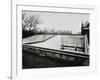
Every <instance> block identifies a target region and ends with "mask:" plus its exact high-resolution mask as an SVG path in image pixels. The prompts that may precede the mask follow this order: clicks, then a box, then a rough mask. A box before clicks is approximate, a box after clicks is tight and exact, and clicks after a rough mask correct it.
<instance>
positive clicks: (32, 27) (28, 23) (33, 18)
mask: <svg viewBox="0 0 100 80" xmlns="http://www.w3.org/2000/svg"><path fill="white" fill-rule="evenodd" d="M39 23H40V21H39V16H38V15H27V14H26V13H22V30H26V31H36V30H37V25H38V24H39Z"/></svg>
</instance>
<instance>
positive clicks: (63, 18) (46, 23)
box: [24, 11, 89, 33]
mask: <svg viewBox="0 0 100 80" xmlns="http://www.w3.org/2000/svg"><path fill="white" fill-rule="evenodd" d="M24 12H25V13H26V14H27V15H29V16H30V15H39V19H40V21H41V23H40V24H39V25H38V27H39V28H40V29H41V30H42V29H44V28H47V29H48V30H52V29H55V30H70V31H72V33H77V32H80V31H81V23H82V22H83V23H85V22H86V21H89V14H75V13H54V12H35V11H24Z"/></svg>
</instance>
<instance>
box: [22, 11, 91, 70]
mask: <svg viewBox="0 0 100 80" xmlns="http://www.w3.org/2000/svg"><path fill="white" fill-rule="evenodd" d="M89 28H90V17H89V14H88V13H73V12H50V11H34V10H33V11H31V10H22V69H34V68H51V67H53V68H54V67H79V66H89V63H90V61H89V59H90V57H89V50H90V38H89V37H90V34H89V32H90V29H89Z"/></svg>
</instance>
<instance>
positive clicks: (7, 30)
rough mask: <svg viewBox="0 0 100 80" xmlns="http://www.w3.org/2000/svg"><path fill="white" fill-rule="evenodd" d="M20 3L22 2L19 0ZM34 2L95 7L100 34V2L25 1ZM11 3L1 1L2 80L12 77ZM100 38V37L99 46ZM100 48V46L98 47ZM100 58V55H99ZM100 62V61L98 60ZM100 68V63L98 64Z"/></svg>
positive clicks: (82, 79) (84, 79)
mask: <svg viewBox="0 0 100 80" xmlns="http://www.w3.org/2000/svg"><path fill="white" fill-rule="evenodd" d="M19 1H20V0H19ZM23 1H32V2H45V3H55V4H57V3H61V4H75V5H76V4H78V5H95V6H96V7H97V9H98V11H97V21H98V29H97V32H96V33H98V34H100V31H99V29H100V28H99V27H100V23H99V21H100V0H23ZM10 10H11V1H10V0H1V1H0V80H8V77H9V76H10V67H11V66H10V64H11V63H10V59H11V55H10V54H11V11H10ZM99 41H100V38H99V35H98V44H99ZM98 48H99V45H98ZM98 53H99V52H98ZM98 56H100V55H98ZM98 61H100V59H98ZM98 67H100V62H99V64H98ZM98 71H99V72H100V70H98ZM99 75H100V73H99ZM97 77H98V74H94V75H87V76H73V77H68V76H67V77H63V79H62V77H59V78H57V77H55V78H48V79H47V78H46V79H39V80H99V79H98V78H97Z"/></svg>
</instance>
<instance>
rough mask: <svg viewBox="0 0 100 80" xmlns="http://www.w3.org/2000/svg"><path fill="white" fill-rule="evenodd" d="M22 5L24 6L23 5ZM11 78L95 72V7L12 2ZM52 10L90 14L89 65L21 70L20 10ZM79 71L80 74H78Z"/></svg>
mask: <svg viewBox="0 0 100 80" xmlns="http://www.w3.org/2000/svg"><path fill="white" fill-rule="evenodd" d="M23 5H24V6H23ZM12 6H13V8H12V79H13V80H15V79H21V80H23V79H27V78H39V77H40V78H43V77H56V76H72V75H87V74H93V73H95V72H96V70H97V68H96V62H97V61H96V54H97V52H96V51H97V50H96V40H95V39H96V34H95V32H96V23H95V21H96V9H95V8H93V7H79V6H78V7H77V6H65V5H63V6H62V5H59V6H57V5H55V6H54V5H51V4H50V5H43V4H42V5H36V4H35V5H34V4H33V5H32V3H31V4H28V3H27V4H26V5H25V4H22V3H21V4H16V3H13V4H12ZM22 10H35V11H54V12H72V13H88V14H90V26H91V27H90V33H91V34H90V44H91V46H90V66H88V67H64V68H48V69H47V68H46V69H28V70H22V69H21V68H22V66H21V65H22V63H21V62H22V53H21V44H22V43H21V11H22ZM80 73H81V74H80Z"/></svg>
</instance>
